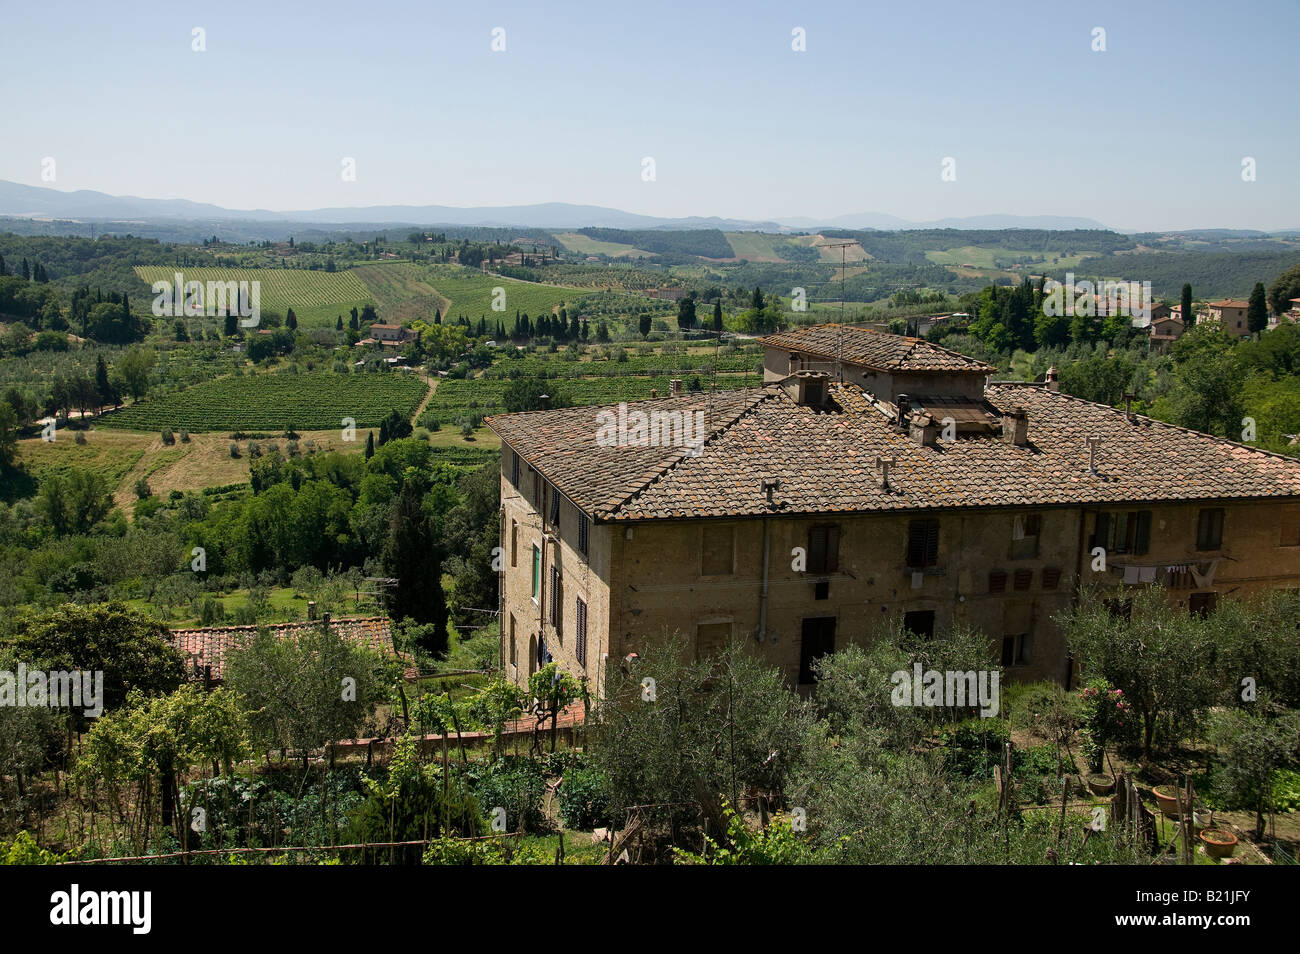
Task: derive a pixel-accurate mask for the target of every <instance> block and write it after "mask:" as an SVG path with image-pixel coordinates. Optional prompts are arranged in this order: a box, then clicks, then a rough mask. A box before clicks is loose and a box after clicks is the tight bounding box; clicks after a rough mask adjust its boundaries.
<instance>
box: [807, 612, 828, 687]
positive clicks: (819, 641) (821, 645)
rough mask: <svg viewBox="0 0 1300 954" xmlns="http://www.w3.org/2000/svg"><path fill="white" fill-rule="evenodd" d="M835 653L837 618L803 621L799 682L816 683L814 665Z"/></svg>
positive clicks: (821, 617)
mask: <svg viewBox="0 0 1300 954" xmlns="http://www.w3.org/2000/svg"><path fill="white" fill-rule="evenodd" d="M833 652H835V617H834V616H814V617H810V618H808V619H805V620H804V621H803V638H802V639H801V640H800V642H799V682H800V683H801V684H807V683H811V682H816V681H817V677H816V674H815V673H814V672H813V663H815V662H816V661H817V660H818V659H821V658H822V657H823V656H825V655H827V654H828V653H833Z"/></svg>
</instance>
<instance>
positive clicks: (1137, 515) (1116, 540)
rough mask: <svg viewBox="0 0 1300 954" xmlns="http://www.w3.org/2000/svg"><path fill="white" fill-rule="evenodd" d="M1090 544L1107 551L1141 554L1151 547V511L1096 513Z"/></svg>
mask: <svg viewBox="0 0 1300 954" xmlns="http://www.w3.org/2000/svg"><path fill="white" fill-rule="evenodd" d="M1092 545H1093V546H1094V547H1103V548H1105V550H1106V552H1107V553H1108V554H1109V553H1132V554H1135V555H1139V556H1140V555H1141V554H1144V553H1146V552H1147V550H1148V549H1150V547H1151V511H1150V510H1129V511H1126V512H1121V513H1099V514H1097V526H1096V528H1095V529H1094V530H1093V534H1092Z"/></svg>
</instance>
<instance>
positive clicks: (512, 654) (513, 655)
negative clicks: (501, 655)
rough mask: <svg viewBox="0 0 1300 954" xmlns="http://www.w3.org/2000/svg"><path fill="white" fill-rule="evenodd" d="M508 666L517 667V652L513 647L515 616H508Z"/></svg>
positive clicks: (512, 614)
mask: <svg viewBox="0 0 1300 954" xmlns="http://www.w3.org/2000/svg"><path fill="white" fill-rule="evenodd" d="M510 665H512V666H516V667H517V666H518V665H519V650H518V648H517V647H516V645H515V614H514V613H511V614H510Z"/></svg>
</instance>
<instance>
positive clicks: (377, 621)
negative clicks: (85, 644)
mask: <svg viewBox="0 0 1300 954" xmlns="http://www.w3.org/2000/svg"><path fill="white" fill-rule="evenodd" d="M320 625H321V623H320V621H319V620H315V621H307V622H297V623H277V624H275V625H273V626H205V627H203V628H201V629H175V630H172V641H173V642H174V643H175V644H176V648H177V649H179V650H180V651H181V654H182V655H184V656H185V657H187V661H190V662H192V664H193V667H194V670H195V671H196V672H199V673H201V672H203V667H204V666H211V667H212V678H213V679H214V680H217V681H220V679H221V678H222V668H223V665H224V662H225V657H226V653H228V652H230V651H231V650H233V649H238V648H239V647H241V646H243V645H244V644H246V643H248V642H250V641H251V640H252V639H253V638H254V637H255V636H256V635H257V633H258V630H261V629H266V630H269V631H270V632H271V635H273V636H275V637H276V638H277V639H286V638H289V637H294V636H297V635H299V634H300V633H305V632H308V631H310V630H312V629H315V628H317V627H319V626H320ZM330 628H331V629H333V630H335V631H337V632H340V633H342V634H343V636H344V638H345V639H347V640H349V641H351V642H354V643H356V644H358V645H360V646H368V647H369V648H371V649H373V650H375V652H377V653H380V654H381V655H385V656H392V655H394V652H395V651H394V648H393V632H392V622H391V621H390V620H389V619H388V617H387V616H360V617H356V618H353V619H346V618H344V619H334V620H330Z"/></svg>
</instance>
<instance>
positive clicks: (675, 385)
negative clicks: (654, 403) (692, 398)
mask: <svg viewBox="0 0 1300 954" xmlns="http://www.w3.org/2000/svg"><path fill="white" fill-rule="evenodd" d="M668 393H669V394H670V395H671V396H673V397H681V395H682V379H681V378H673V379H672V380H671V381H669V382H668Z"/></svg>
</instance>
